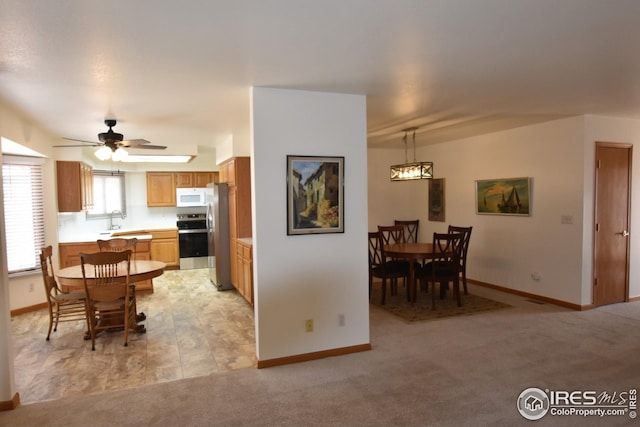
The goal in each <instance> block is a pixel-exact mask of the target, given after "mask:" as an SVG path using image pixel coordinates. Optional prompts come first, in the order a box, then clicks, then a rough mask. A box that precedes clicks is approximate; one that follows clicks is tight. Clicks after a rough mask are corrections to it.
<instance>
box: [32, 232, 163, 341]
mask: <svg viewBox="0 0 640 427" xmlns="http://www.w3.org/2000/svg"><path fill="white" fill-rule="evenodd" d="M97 243H98V246H99V252H95V253H81V254H80V260H81V262H80V264H79V265H72V266H69V267H65V268H62V269H60V270H58V271H57V272H54V271H53V266H52V265H51V263H50V261H48V263H47V262H45V261H46V260H47V259H49V260H50V257H51V247H50V246H49V247H47V248H43V250H42V255H41V259H42V264H43V265H46V266H47V270H46V271H47V273H46V274H44V271H45V270H43V279H44V280H45V286H46V287H47V289H49V288H51V289H52V286H53V285H49V284H50V283H54V284H55V290H52V291H51V295H54V296H55V297H56V298H57V301H62V298H65V299H69V298H66V295H76V294H77V295H82V301H80V300H78V303H79V304H78V307H77V308H78V309H77V310H75V313H76V317H75V318H73V319H74V320H75V319H76V318H77V319H79V318H81V317H82V318H84V317H85V316H86V321H87V325H88V331H87V333H86V334H85V339H91V340H92V349H95V344H94V343H95V335H96V331H100V330H113V329H114V328H113V327H112V326H117V327H118V328H119V327H122V326H124V325H126V327H125V330H126V331H128V329H129V328H130V329H132V330H134V331H135V332H138V333H144V332H146V329H145V327H144V325H142V324H138V323H139V322H142V321H143V320H145V319H146V315H145V314H144V313H138V311H137V308H136V307H137V306H136V295H135V283H136V282H142V281H145V280H151V279H153V278H156V277H159V276H160V275H162V274H163V273H164V270H165V268H166V266H167V265H166V263H164V262H161V261H155V260H148V259H136V258H135V248H136V243H137V239H135V238H132V239H126V238H114V239H110V240H98V241H97ZM54 275H55V276H54ZM47 285H48V286H47ZM118 287H120V288H122V287H126V292H124V293H123V294H122V295H116V296H113V298H114V299H113V301H112V302H111V303H108V302H106V301H104V300H103V301H97V299H98V297H97V295H101V294H105V293H107V292H111V289H109V288H113V289H116V288H118ZM98 288H100V289H98ZM54 291H55V292H54ZM98 292H100V293H101V294H99V293H98ZM118 292H121V290H119V291H118ZM92 295H96V297H92ZM99 298H102V299H103V298H104V296H103V295H101V296H100V297H99ZM50 300H51V302H50V303H49V310H50V319H51V322H50V323H51V324H52V325H55V327H57V324H58V318H62V317H63V315H62V314H63V313H65V311H63V310H66V311H68V310H69V309H67V308H66V305H65V306H63V305H62V302H56V301H54V300H52V299H50ZM122 301H126V303H125V304H122V303H121V302H122ZM80 303H81V304H80ZM67 305H68V304H67ZM125 306H126V310H124V309H123V307H125ZM74 308H75V306H74ZM108 312H111V314H110V315H108V314H107V313H108ZM59 313H61V314H59ZM123 316H126V319H125V320H126V321H123V319H124V318H123ZM121 318H122V319H121ZM95 319H97V320H95ZM118 328H116V329H118ZM54 331H55V328H54ZM50 333H51V326H50V328H49V334H48V335H47V339H48V338H49V335H50ZM124 342H125V346H126V345H127V333H126V332H125V341H124Z"/></svg>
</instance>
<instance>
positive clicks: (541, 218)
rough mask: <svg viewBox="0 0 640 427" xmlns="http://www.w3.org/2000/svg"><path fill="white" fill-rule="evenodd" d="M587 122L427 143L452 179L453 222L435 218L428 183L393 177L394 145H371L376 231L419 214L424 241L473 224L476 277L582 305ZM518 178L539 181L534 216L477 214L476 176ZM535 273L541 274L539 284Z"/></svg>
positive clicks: (438, 173) (442, 174)
mask: <svg viewBox="0 0 640 427" xmlns="http://www.w3.org/2000/svg"><path fill="white" fill-rule="evenodd" d="M583 124H584V120H583V118H579V117H578V118H570V119H565V120H558V121H553V122H547V123H544V124H540V125H536V126H528V127H523V128H519V129H512V130H509V131H504V132H498V133H492V134H488V135H482V136H478V137H473V138H466V139H462V140H458V141H451V142H447V143H443V144H436V145H430V146H426V147H421V148H419V149H418V150H417V159H418V160H421V161H433V162H434V173H435V177H436V178H444V179H445V200H446V210H445V219H446V221H445V222H430V221H428V213H427V205H428V182H427V181H426V180H425V181H417V182H393V183H391V182H388V181H389V178H388V175H389V166H390V165H391V164H392V163H397V161H396V159H393V158H392V157H393V156H392V155H390V153H389V152H388V151H389V150H370V154H369V158H370V161H371V160H373V161H372V162H371V163H372V164H374V163H375V164H377V165H378V170H374V168H373V167H372V168H371V169H370V170H369V179H370V182H374V183H375V184H377V185H376V186H375V187H374V188H372V187H370V188H369V193H370V195H369V198H370V200H372V199H375V198H376V197H377V198H379V199H380V200H381V202H379V203H378V205H379V206H380V208H381V209H380V212H376V213H371V212H370V223H369V228H370V229H372V230H373V229H375V227H376V226H377V225H378V221H379V223H381V224H389V223H391V222H392V221H393V219H395V218H398V219H400V218H399V217H409V216H414V217H416V218H419V219H420V239H421V240H423V241H430V239H431V235H432V234H433V232H434V231H438V232H442V231H445V230H446V227H447V225H448V224H454V225H460V226H473V232H472V236H471V243H470V249H469V259H468V266H467V269H468V270H467V273H468V276H469V277H471V278H473V279H477V280H480V281H482V282H487V283H492V284H495V285H499V286H503V287H507V288H512V289H516V290H519V291H524V292H529V293H533V294H538V295H544V296H547V297H550V298H555V299H558V300H562V301H567V302H571V303H575V304H580V303H581V302H582V299H581V287H580V283H581V274H582V269H581V268H582V257H581V255H582V222H583V219H582V216H583V214H582V210H583V205H582V187H583V182H582V181H583V170H582V168H583ZM418 141H419V139H418ZM396 157H397V156H396ZM385 164H386V165H385ZM383 176H384V177H383ZM511 177H531V178H532V188H531V192H532V195H531V196H532V215H531V216H529V217H512V216H498V215H478V214H476V213H475V181H476V180H479V179H494V178H511ZM385 180H386V181H387V182H383V181H385ZM380 188H381V189H382V191H383V193H381V194H379V193H378V189H380ZM398 192H402V193H401V196H398V194H397V193H398ZM394 193H395V194H394ZM386 199H389V200H393V203H383V202H382V201H384V200H386ZM370 204H372V203H370ZM416 207H417V208H418V210H417V211H416ZM561 215H572V216H573V218H574V223H573V225H561V224H560V217H561ZM374 221H375V222H374ZM533 272H538V273H539V274H540V275H541V277H542V279H541V280H540V281H539V282H536V281H534V280H533V279H532V278H531V274H532V273H533Z"/></svg>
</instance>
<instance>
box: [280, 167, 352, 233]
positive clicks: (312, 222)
mask: <svg viewBox="0 0 640 427" xmlns="http://www.w3.org/2000/svg"><path fill="white" fill-rule="evenodd" d="M321 233H344V157H320V156H291V155H289V156H287V235H297V234H321Z"/></svg>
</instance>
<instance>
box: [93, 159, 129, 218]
mask: <svg viewBox="0 0 640 427" xmlns="http://www.w3.org/2000/svg"><path fill="white" fill-rule="evenodd" d="M115 210H118V211H120V212H122V215H125V216H126V215H127V203H126V197H125V180H124V172H114V171H101V170H94V171H93V207H92V208H91V209H89V210H88V211H87V218H88V219H97V218H109V216H111V212H113V211H115Z"/></svg>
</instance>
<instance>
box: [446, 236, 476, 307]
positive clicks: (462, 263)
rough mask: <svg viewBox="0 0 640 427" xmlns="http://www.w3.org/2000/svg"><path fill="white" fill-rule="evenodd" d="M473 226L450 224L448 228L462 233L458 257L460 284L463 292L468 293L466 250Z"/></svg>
mask: <svg viewBox="0 0 640 427" xmlns="http://www.w3.org/2000/svg"><path fill="white" fill-rule="evenodd" d="M472 229H473V227H457V226H455V225H450V226H449V228H448V232H449V233H462V235H463V237H462V258H461V259H460V269H461V271H460V272H461V274H462V285H463V287H464V294H465V295H469V290H468V289H467V252H469V241H470V240H471V230H472Z"/></svg>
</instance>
